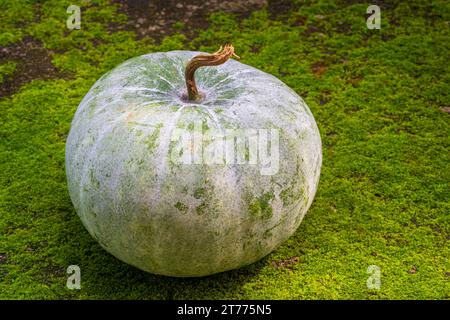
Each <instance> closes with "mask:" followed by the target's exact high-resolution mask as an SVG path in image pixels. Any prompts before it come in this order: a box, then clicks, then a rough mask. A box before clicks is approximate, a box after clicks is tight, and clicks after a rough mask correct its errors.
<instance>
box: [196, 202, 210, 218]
mask: <svg viewBox="0 0 450 320" xmlns="http://www.w3.org/2000/svg"><path fill="white" fill-rule="evenodd" d="M207 207H208V206H207V205H206V203H205V202H203V203H202V204H200V205H199V206H198V207H197V208H195V211H196V212H197V214H198V215H199V216H201V215H203V214H205V212H206V211H207Z"/></svg>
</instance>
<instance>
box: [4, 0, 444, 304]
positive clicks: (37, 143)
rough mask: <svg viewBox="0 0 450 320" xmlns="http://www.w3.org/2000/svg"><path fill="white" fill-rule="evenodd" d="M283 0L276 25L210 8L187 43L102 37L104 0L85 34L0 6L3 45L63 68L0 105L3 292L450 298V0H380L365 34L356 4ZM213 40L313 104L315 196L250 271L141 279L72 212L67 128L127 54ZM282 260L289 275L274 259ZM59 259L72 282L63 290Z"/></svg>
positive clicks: (61, 18) (54, 11) (85, 15)
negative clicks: (24, 44) (47, 52)
mask: <svg viewBox="0 0 450 320" xmlns="http://www.w3.org/2000/svg"><path fill="white" fill-rule="evenodd" d="M294 2H295V3H297V4H295V5H294V6H293V9H291V10H290V11H289V12H288V13H286V14H285V16H284V18H283V21H277V20H274V19H272V18H270V17H269V14H268V12H267V11H265V10H261V11H257V12H254V13H253V14H252V15H251V16H250V17H248V18H247V19H244V20H242V21H241V22H239V21H237V20H236V19H235V17H234V16H233V15H230V14H224V13H215V14H214V15H212V16H211V25H210V27H209V28H207V29H206V30H203V31H200V33H199V34H198V35H197V36H196V37H195V38H194V39H193V40H192V41H187V40H186V38H185V37H184V36H182V35H173V36H170V37H166V38H165V39H164V41H163V42H162V44H161V45H155V44H154V42H153V41H151V39H150V40H149V39H143V40H139V41H138V40H136V39H135V34H134V33H133V32H128V31H120V32H108V26H109V25H110V24H112V23H117V24H124V21H125V20H126V17H125V16H124V15H122V14H118V13H117V5H111V4H110V3H109V2H108V1H103V0H102V1H90V2H89V3H88V2H86V3H85V4H83V2H81V4H82V5H83V8H82V28H81V29H80V30H76V31H68V30H67V29H66V28H64V23H65V20H66V19H67V13H66V8H67V7H68V6H69V5H70V4H72V3H71V2H70V1H57V0H49V1H45V2H39V7H40V9H39V10H40V19H35V17H37V16H38V15H37V5H36V4H33V3H32V2H31V1H25V0H23V1H1V0H0V9H1V10H0V11H1V14H2V17H1V19H0V28H1V30H2V33H1V35H0V45H2V46H7V45H10V44H12V43H14V42H18V41H19V40H20V39H22V38H23V37H25V36H31V37H33V38H35V39H36V40H38V41H41V42H42V43H43V45H44V47H45V48H48V49H51V50H53V51H54V52H55V54H54V55H53V60H52V63H53V64H54V65H55V66H56V67H58V68H59V69H60V70H62V71H65V72H67V74H69V75H70V76H68V77H67V78H66V79H59V80H54V79H53V80H45V81H44V80H40V81H33V82H31V83H28V84H26V85H24V86H23V87H22V88H20V89H21V90H19V91H17V93H16V94H14V95H13V96H11V97H2V99H1V100H0V109H1V110H2V112H0V123H1V124H2V125H1V126H0V137H1V139H0V141H1V143H0V184H1V188H0V298H1V299H88V298H89V299H144V298H145V299H204V298H209V299H450V295H449V292H450V281H449V276H448V274H449V272H450V261H449V259H448V257H449V256H450V246H449V241H450V217H449V215H448V212H450V205H449V201H448V199H449V198H450V194H449V188H448V185H449V183H450V181H449V176H448V174H445V173H447V172H450V158H449V153H448V150H449V147H450V145H449V139H448V132H450V122H449V119H448V117H449V115H448V114H447V113H445V112H443V111H442V110H445V107H448V106H450V76H449V75H450V70H449V68H450V66H449V64H448V56H449V54H450V43H449V41H448V39H449V37H450V34H449V33H450V31H449V28H448V23H447V21H448V20H449V12H450V6H449V4H448V1H435V2H425V1H408V2H407V3H406V2H404V3H402V2H400V1H392V2H390V3H392V5H389V6H388V5H386V6H381V9H382V28H381V30H368V29H367V28H366V27H365V11H366V9H367V6H368V4H351V2H348V4H347V2H343V1H342V2H341V1H339V2H335V1H331V0H325V1H320V2H312V1H307V2H304V1H301V2H300V1H294ZM319 15H320V16H323V17H320V16H319ZM180 28H181V26H180ZM226 42H232V43H233V44H234V46H235V48H236V53H237V54H238V55H240V56H241V57H242V62H244V63H246V64H250V65H252V66H254V67H256V68H259V69H262V70H264V71H266V72H269V73H271V74H273V75H274V76H276V77H278V78H280V79H281V80H282V81H284V82H285V83H286V84H288V85H289V86H290V87H291V88H293V90H295V91H296V92H297V93H299V94H300V95H302V97H303V98H304V99H305V100H306V102H307V103H308V105H309V106H310V108H311V111H312V112H313V114H314V117H315V118H316V120H317V123H318V126H319V129H320V132H321V134H322V142H323V156H324V161H323V168H322V176H321V180H320V184H319V188H318V193H317V195H316V198H315V200H314V203H313V205H312V207H311V209H310V211H309V213H308V215H307V216H306V217H305V220H304V222H303V223H302V224H301V226H300V228H299V229H298V231H297V232H296V233H295V234H294V235H293V236H292V237H291V238H290V239H289V240H288V241H287V242H286V243H285V244H284V245H282V246H281V247H280V248H278V249H277V250H276V251H275V252H273V253H272V254H270V255H269V256H268V257H267V258H265V259H263V260H261V261H259V262H257V263H255V264H253V265H251V266H248V267H246V268H242V269H240V270H235V271H231V272H226V273H223V274H218V275H215V276H212V277H208V278H205V279H195V281H192V279H190V280H188V279H171V278H167V277H157V276H153V275H151V274H146V273H144V272H141V271H139V270H137V269H136V268H134V267H132V266H128V265H126V264H124V263H122V262H120V261H118V260H117V259H115V258H114V257H113V256H111V255H110V254H108V253H107V252H105V251H104V250H103V249H102V248H101V247H100V245H99V244H98V243H97V242H96V241H95V240H94V239H93V238H92V237H91V236H90V235H89V234H88V233H87V231H86V230H85V229H84V227H83V225H82V224H81V223H80V220H79V219H78V218H77V216H76V214H75V211H74V208H73V205H72V203H71V201H70V198H69V196H68V192H67V186H66V178H65V171H64V170H65V169H64V150H65V149H64V147H65V140H66V137H67V134H68V131H69V128H70V122H71V120H72V117H73V114H74V112H75V110H76V107H77V105H78V104H79V102H80V101H81V99H82V98H83V96H84V95H85V94H86V93H87V91H88V90H89V88H90V87H91V86H92V85H93V84H94V83H95V81H96V80H97V79H98V78H99V77H100V76H101V75H102V74H103V73H105V72H106V71H108V70H110V69H111V68H112V67H114V66H116V65H117V64H119V63H121V62H123V61H124V60H126V59H128V58H131V57H133V56H137V55H140V54H144V53H149V52H156V51H165V50H174V49H183V48H185V49H193V50H202V51H209V52H213V51H215V50H217V47H218V45H220V44H222V43H226ZM2 65H3V64H2ZM17 69H19V68H17ZM8 70H9V71H8V72H6V73H7V74H10V75H11V77H14V73H13V72H12V71H11V70H12V69H8ZM0 73H1V74H2V76H3V75H5V73H3V71H1V72H0ZM266 202H267V201H266ZM254 206H255V211H256V212H260V211H261V210H262V206H261V203H260V202H258V204H255V205H254ZM266 208H267V207H266ZM205 209H206V204H202V205H200V206H199V207H198V208H197V213H200V214H202V213H204V212H206V210H205ZM261 212H262V211H261ZM272 232H273V231H272ZM292 257H298V258H299V259H298V262H295V265H292V267H290V270H286V268H283V267H274V265H273V263H272V262H273V261H275V262H280V261H281V262H282V261H286V260H289V259H291V258H292ZM71 264H76V265H79V266H80V268H81V272H82V276H81V279H82V289H81V290H68V289H67V288H66V286H65V284H66V280H67V275H66V273H65V270H66V269H67V267H68V266H69V265H71ZM279 265H281V264H279ZM370 265H377V266H379V267H380V269H381V288H380V289H379V290H373V289H368V288H367V286H366V281H367V278H368V276H369V275H368V274H367V267H368V266H370ZM414 270H415V271H414Z"/></svg>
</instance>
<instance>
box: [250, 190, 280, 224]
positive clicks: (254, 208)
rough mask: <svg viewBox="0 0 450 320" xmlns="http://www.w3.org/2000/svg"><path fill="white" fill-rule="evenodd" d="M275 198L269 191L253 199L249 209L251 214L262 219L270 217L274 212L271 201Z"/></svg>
mask: <svg viewBox="0 0 450 320" xmlns="http://www.w3.org/2000/svg"><path fill="white" fill-rule="evenodd" d="M274 198H275V196H274V194H273V193H271V192H267V193H265V194H263V195H262V196H261V197H259V198H256V199H253V200H252V201H251V202H250V204H249V205H248V211H249V213H250V215H251V216H253V217H256V218H261V219H264V220H265V219H270V218H271V217H272V214H273V212H272V211H273V209H272V206H271V205H270V201H271V200H273V199H274Z"/></svg>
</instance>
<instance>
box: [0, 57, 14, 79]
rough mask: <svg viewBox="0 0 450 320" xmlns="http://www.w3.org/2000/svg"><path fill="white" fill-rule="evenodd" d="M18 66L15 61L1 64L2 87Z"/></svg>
mask: <svg viewBox="0 0 450 320" xmlns="http://www.w3.org/2000/svg"><path fill="white" fill-rule="evenodd" d="M16 66H17V64H16V63H15V62H14V61H7V62H5V63H2V64H0V85H1V84H2V83H3V82H4V81H5V79H6V78H7V77H8V76H11V75H12V74H13V73H14V71H16Z"/></svg>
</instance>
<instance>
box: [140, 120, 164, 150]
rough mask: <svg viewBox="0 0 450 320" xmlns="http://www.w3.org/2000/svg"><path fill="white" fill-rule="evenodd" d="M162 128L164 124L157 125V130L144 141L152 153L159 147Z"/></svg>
mask: <svg viewBox="0 0 450 320" xmlns="http://www.w3.org/2000/svg"><path fill="white" fill-rule="evenodd" d="M162 126H163V124H162V123H159V124H158V125H156V127H155V130H154V131H153V132H152V133H151V134H150V135H149V136H148V137H147V138H146V139H145V140H144V143H145V144H146V145H147V147H148V148H149V150H150V151H153V150H155V148H156V147H157V146H158V137H159V134H160V131H161V128H162Z"/></svg>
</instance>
